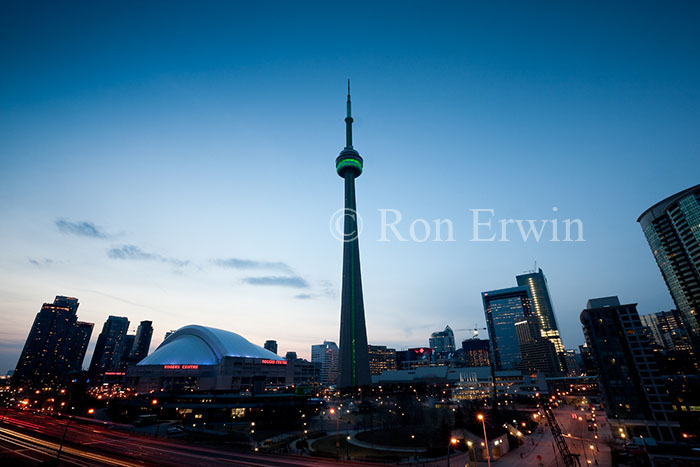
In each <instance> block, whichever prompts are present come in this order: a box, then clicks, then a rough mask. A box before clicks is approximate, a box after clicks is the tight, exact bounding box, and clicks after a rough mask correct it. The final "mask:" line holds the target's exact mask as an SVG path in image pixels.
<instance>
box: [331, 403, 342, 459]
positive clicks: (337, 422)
mask: <svg viewBox="0 0 700 467" xmlns="http://www.w3.org/2000/svg"><path fill="white" fill-rule="evenodd" d="M329 412H330V413H331V415H333V414H335V409H331V410H329ZM335 451H336V454H337V457H338V459H340V412H338V416H337V417H336V418H335Z"/></svg>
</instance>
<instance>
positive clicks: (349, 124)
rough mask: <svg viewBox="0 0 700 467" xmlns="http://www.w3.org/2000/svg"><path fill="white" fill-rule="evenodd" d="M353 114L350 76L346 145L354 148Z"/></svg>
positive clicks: (346, 117)
mask: <svg viewBox="0 0 700 467" xmlns="http://www.w3.org/2000/svg"><path fill="white" fill-rule="evenodd" d="M352 122H353V120H352V114H351V111H350V79H349V78H348V113H347V115H346V116H345V147H346V148H352Z"/></svg>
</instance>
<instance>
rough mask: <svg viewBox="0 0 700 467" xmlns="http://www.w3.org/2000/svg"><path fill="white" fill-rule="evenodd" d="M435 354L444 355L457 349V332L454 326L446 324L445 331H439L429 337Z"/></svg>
mask: <svg viewBox="0 0 700 467" xmlns="http://www.w3.org/2000/svg"><path fill="white" fill-rule="evenodd" d="M428 343H429V345H430V348H431V349H433V355H442V354H446V353H449V352H454V351H455V334H454V332H452V328H450V327H449V326H445V330H444V331H437V332H434V333H432V334H431V335H430V339H428Z"/></svg>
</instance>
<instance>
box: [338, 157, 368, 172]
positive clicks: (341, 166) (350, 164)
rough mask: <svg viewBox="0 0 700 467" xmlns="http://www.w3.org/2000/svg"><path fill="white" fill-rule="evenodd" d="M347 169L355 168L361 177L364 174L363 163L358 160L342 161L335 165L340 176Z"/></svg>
mask: <svg viewBox="0 0 700 467" xmlns="http://www.w3.org/2000/svg"><path fill="white" fill-rule="evenodd" d="M347 168H353V169H355V170H357V172H358V174H357V175H360V174H361V173H362V163H361V162H360V161H358V160H356V159H341V160H340V161H338V162H336V164H335V170H336V171H337V172H338V174H340V173H341V172H342V171H344V170H345V169H347Z"/></svg>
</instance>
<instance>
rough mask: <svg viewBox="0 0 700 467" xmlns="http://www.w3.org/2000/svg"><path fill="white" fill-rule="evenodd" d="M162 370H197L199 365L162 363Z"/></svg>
mask: <svg viewBox="0 0 700 467" xmlns="http://www.w3.org/2000/svg"><path fill="white" fill-rule="evenodd" d="M163 369H164V370H197V369H199V365H163Z"/></svg>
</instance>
